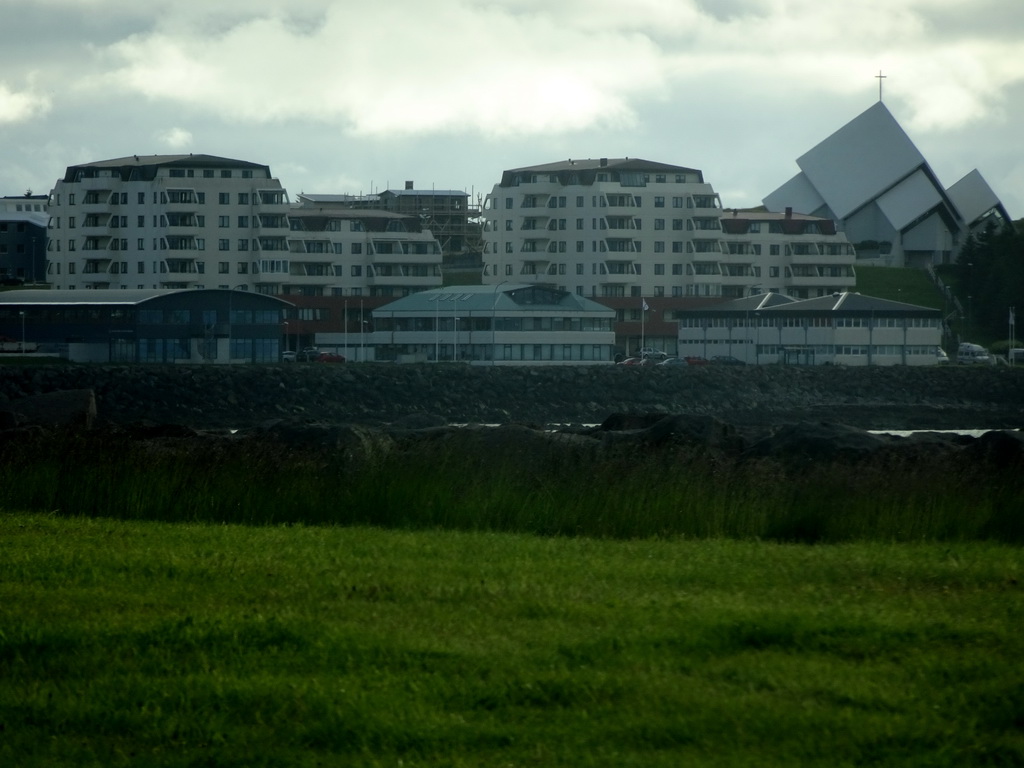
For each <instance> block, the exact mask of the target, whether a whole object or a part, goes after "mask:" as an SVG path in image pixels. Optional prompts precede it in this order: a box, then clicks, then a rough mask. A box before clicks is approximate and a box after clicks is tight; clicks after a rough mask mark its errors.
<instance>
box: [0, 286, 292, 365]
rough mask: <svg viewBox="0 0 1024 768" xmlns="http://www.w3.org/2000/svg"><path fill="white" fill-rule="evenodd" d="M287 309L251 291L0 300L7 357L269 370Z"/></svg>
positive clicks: (41, 294)
mask: <svg viewBox="0 0 1024 768" xmlns="http://www.w3.org/2000/svg"><path fill="white" fill-rule="evenodd" d="M290 306H291V305H289V304H288V303H287V302H285V301H283V300H281V299H278V298H275V297H272V296H263V295H260V294H257V293H254V292H251V291H238V290H235V291H226V290H217V289H208V290H162V289H143V290H139V289H94V290H89V291H86V290H57V289H54V290H17V291H5V292H0V336H4V337H6V338H7V339H16V340H18V341H17V347H16V348H15V349H11V350H10V351H23V350H24V351H30V352H35V351H39V352H46V353H49V354H54V355H59V356H61V357H64V358H66V359H69V360H72V361H74V362H93V363H108V362H111V363H178V364H192V363H204V364H217V363H276V362H278V361H280V359H281V351H282V350H283V349H284V347H283V346H282V342H283V340H284V338H285V333H286V330H287V324H286V322H285V317H286V316H287V311H288V310H289V308H290Z"/></svg>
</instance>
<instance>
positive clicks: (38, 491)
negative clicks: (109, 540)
mask: <svg viewBox="0 0 1024 768" xmlns="http://www.w3.org/2000/svg"><path fill="white" fill-rule="evenodd" d="M2 458H3V462H2V465H0V507H3V508H8V509H26V510H37V511H47V512H49V511H54V512H60V513H64V514H69V515H83V514H84V515H89V516H97V517H117V518H123V519H135V520H161V521H187V522H215V523H242V524H255V525H276V524H283V523H304V524H311V525H325V524H328V525H329V524H340V525H373V526H383V527H391V528H405V529H433V528H439V529H451V530H475V531H502V532H522V533H532V534H539V535H549V536H591V537H601V538H617V539H629V538H645V537H651V536H667V537H679V536H683V537H694V538H716V537H733V538H743V539H768V540H777V541H797V542H809V543H814V542H840V541H856V540H884V541H890V540H891V541H921V540H932V541H947V540H948V541H955V540H969V539H989V540H995V541H1003V542H1010V543H1019V542H1022V541H1024V519H1022V515H1021V513H1020V511H1019V510H1020V508H1021V507H1022V506H1024V505H1022V501H1024V493H1022V481H1021V479H1020V477H1019V475H1018V474H1017V473H1014V472H1011V471H1001V470H997V469H992V470H991V472H990V473H989V474H988V475H987V476H984V477H979V475H978V471H977V467H961V466H958V465H956V464H955V463H952V462H951V461H950V460H948V459H947V460H939V461H938V462H937V463H936V465H934V466H923V465H921V464H907V465H906V466H894V465H892V464H891V463H889V464H883V463H859V464H856V465H844V464H840V463H828V464H821V465H817V464H809V465H803V466H795V467H794V466H787V465H784V464H780V463H778V462H774V461H768V460H761V461H757V462H738V461H725V460H722V459H721V458H716V457H711V456H707V455H703V454H701V453H699V452H698V453H686V452H663V453H660V454H657V455H641V456H622V455H617V454H601V453H598V452H593V453H572V452H565V453H559V454H555V453H553V454H552V455H551V456H536V455H533V456H525V455H515V452H514V451H513V452H512V453H511V454H510V455H509V456H503V455H501V453H500V452H494V451H491V452H485V451H479V450H476V449H474V448H472V447H470V446H462V447H459V446H451V445H448V446H444V445H442V446H431V447H430V448H429V449H412V450H398V451H392V452H390V453H388V454H386V455H383V456H382V457H379V458H376V459H373V460H366V461H353V460H351V459H350V458H346V455H345V454H344V452H341V451H330V450H326V451H310V450H305V449H296V448H288V447H284V446H281V445H277V444H273V443H265V442H258V441H256V440H251V439H250V440H246V441H240V442H227V441H218V440H211V441H202V440H195V439H190V440H187V441H184V442H182V443H177V444H175V443H160V442H158V441H144V442H131V441H119V440H116V439H108V440H103V439H99V440H98V439H97V438H95V437H88V436H77V437H62V438H60V439H57V438H54V439H41V440H38V441H30V442H26V443H23V444H21V445H18V446H15V447H13V448H12V447H11V446H8V447H7V449H6V450H4V451H3V455H2Z"/></svg>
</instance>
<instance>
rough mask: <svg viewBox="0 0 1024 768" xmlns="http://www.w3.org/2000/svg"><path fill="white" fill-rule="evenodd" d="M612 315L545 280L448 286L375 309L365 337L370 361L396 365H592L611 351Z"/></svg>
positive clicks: (608, 356)
mask: <svg viewBox="0 0 1024 768" xmlns="http://www.w3.org/2000/svg"><path fill="white" fill-rule="evenodd" d="M614 317H615V313H614V312H613V311H612V310H610V309H608V308H606V307H603V306H601V305H600V304H598V303H597V302H594V301H591V300H589V299H586V298H584V297H582V296H579V295H577V294H574V293H570V292H568V291H564V290H560V289H556V288H551V287H547V286H542V285H536V284H531V283H504V284H501V285H494V286H481V285H464V286H446V287H444V288H435V289H432V290H429V291H423V292H421V293H417V294H414V295H410V296H407V297H405V298H403V299H398V300H397V301H394V302H391V303H390V304H387V305H385V306H383V307H380V308H379V309H376V310H374V311H373V331H372V333H370V335H369V339H368V340H367V341H368V342H369V343H370V344H371V345H372V347H373V355H374V359H377V360H389V361H395V362H445V361H447V362H465V363H471V364H476V365H594V364H599V363H608V362H610V361H611V360H612V358H613V356H614V351H613V347H614V342H615V333H614V331H613V329H612V323H613V321H614ZM318 340H321V337H318ZM322 341H324V342H325V343H328V344H331V343H335V344H336V343H337V341H338V340H337V339H336V338H335V339H331V338H326V337H323V338H322ZM351 341H352V342H354V341H355V340H354V339H352V340H351Z"/></svg>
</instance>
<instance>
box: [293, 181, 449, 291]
mask: <svg viewBox="0 0 1024 768" xmlns="http://www.w3.org/2000/svg"><path fill="white" fill-rule="evenodd" d="M346 197H347V196H344V195H300V196H299V201H300V205H297V206H295V207H293V208H292V209H291V210H290V212H289V228H290V237H289V248H290V257H291V262H290V265H289V269H290V272H291V274H292V276H293V277H294V278H296V279H293V280H292V281H291V282H289V283H286V284H283V285H282V286H281V290H280V291H279V292H280V293H282V294H285V295H288V294H301V295H306V296H322V295H332V296H354V297H359V296H369V297H379V298H385V299H391V298H399V297H402V296H406V295H408V294H409V293H415V292H416V291H422V290H426V289H428V288H432V287H435V286H439V285H441V283H442V280H443V278H442V274H441V262H442V252H441V245H440V243H439V242H438V240H437V238H436V237H435V236H434V234H433V232H432V231H431V230H429V229H427V228H425V227H424V223H425V222H424V220H423V219H421V218H420V217H418V216H412V215H408V214H403V213H395V212H391V211H385V210H381V209H379V208H370V207H366V208H362V207H353V206H352V205H351V204H350V203H351V199H345V198H346Z"/></svg>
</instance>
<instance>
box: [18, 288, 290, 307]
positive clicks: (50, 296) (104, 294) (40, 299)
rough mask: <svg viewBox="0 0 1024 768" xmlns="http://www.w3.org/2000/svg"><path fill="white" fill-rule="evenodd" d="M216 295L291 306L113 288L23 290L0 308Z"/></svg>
mask: <svg viewBox="0 0 1024 768" xmlns="http://www.w3.org/2000/svg"><path fill="white" fill-rule="evenodd" d="M216 293H234V294H243V295H245V296H259V297H261V299H272V300H274V301H277V302H280V303H282V304H285V305H290V304H291V302H288V301H286V300H284V299H280V298H278V297H276V296H268V295H266V294H262V293H256V292H254V291H231V290H229V289H227V288H126V289H123V290H122V289H117V288H104V289H95V290H92V289H87V290H77V289H76V290H68V289H52V290H48V289H45V288H27V289H23V290H14V291H0V306H3V305H8V306H18V305H28V304H32V305H55V306H72V305H92V306H110V305H129V306H134V305H137V304H142V303H143V302H146V301H150V300H151V299H159V298H163V297H166V296H172V295H174V294H190V295H197V294H216Z"/></svg>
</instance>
